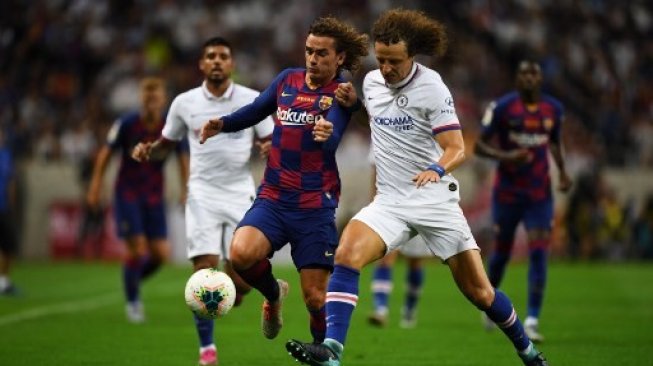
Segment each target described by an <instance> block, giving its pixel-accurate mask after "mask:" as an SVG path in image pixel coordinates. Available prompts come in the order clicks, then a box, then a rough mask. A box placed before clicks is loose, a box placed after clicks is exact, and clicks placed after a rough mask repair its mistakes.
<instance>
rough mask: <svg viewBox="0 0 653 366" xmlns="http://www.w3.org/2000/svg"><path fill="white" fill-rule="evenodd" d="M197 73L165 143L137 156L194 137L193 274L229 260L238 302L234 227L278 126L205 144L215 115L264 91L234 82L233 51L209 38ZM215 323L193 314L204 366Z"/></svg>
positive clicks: (189, 227)
mask: <svg viewBox="0 0 653 366" xmlns="http://www.w3.org/2000/svg"><path fill="white" fill-rule="evenodd" d="M202 50H203V51H202V56H201V59H200V61H199V68H200V70H201V71H202V72H203V73H204V83H202V86H200V87H198V88H195V89H191V90H189V91H187V92H185V93H182V94H180V95H178V96H177V97H176V98H175V100H174V101H173V102H172V105H171V106H170V111H169V112H168V118H167V120H166V124H165V126H164V128H163V131H162V132H161V138H160V139H159V140H157V141H156V142H154V143H140V144H138V145H137V146H136V147H135V148H134V151H133V154H132V156H133V157H134V159H136V160H138V161H148V160H150V159H161V158H163V157H164V156H165V155H166V154H167V153H168V152H169V151H170V150H171V148H172V147H173V146H174V145H175V143H176V142H178V141H180V140H181V139H183V138H184V136H185V135H188V142H189V144H190V177H189V179H188V197H187V200H186V239H187V243H188V257H189V258H190V259H191V261H192V262H193V270H194V271H198V270H200V269H202V268H211V267H218V264H219V262H220V259H222V260H224V264H225V265H224V268H225V272H227V273H228V274H229V276H230V277H231V278H232V279H233V280H234V282H235V284H236V289H237V292H238V295H237V301H239V300H240V297H242V295H243V294H244V293H246V292H248V291H249V286H248V285H247V284H246V283H245V282H244V281H243V280H242V279H240V277H239V276H238V275H237V274H236V272H235V271H233V269H232V268H231V265H230V264H229V245H230V243H231V238H232V236H233V232H234V230H235V229H236V225H237V224H238V222H239V221H240V220H241V219H242V218H243V216H244V214H245V212H246V211H247V210H248V209H249V207H250V206H251V203H252V201H253V200H254V197H255V187H254V179H253V178H252V174H251V170H250V167H249V159H250V153H251V150H252V142H253V140H254V133H256V136H257V137H258V139H259V142H261V143H262V147H261V151H262V152H263V153H265V152H266V151H268V149H269V137H270V135H271V134H272V129H273V128H274V125H273V122H272V119H271V118H269V117H267V118H266V119H264V120H263V121H261V122H260V123H258V124H257V125H255V126H254V127H253V128H248V129H246V130H243V131H240V132H237V133H228V134H221V135H219V136H216V137H215V138H214V139H211V140H210V141H208V142H206V143H205V144H204V145H202V146H200V143H199V132H200V129H201V128H202V125H203V124H204V123H205V122H206V120H207V119H209V118H210V117H212V116H216V115H225V114H229V113H231V112H233V111H235V110H237V109H239V108H240V107H242V106H244V105H247V104H249V103H251V102H252V101H253V100H254V99H255V98H256V97H257V96H258V94H259V92H257V91H255V90H252V89H249V88H247V87H244V86H242V85H238V84H236V83H234V82H233V81H232V80H231V74H232V72H233V70H234V66H235V64H234V61H233V58H232V48H231V45H230V44H229V42H228V41H227V40H225V39H223V38H220V37H215V38H211V39H209V40H208V41H206V42H205V43H204V46H203V47H202ZM213 324H214V322H213V320H207V319H200V318H198V317H197V316H196V317H195V325H196V328H197V332H198V335H199V339H200V360H199V364H200V365H216V364H217V349H216V346H215V343H214V341H213Z"/></svg>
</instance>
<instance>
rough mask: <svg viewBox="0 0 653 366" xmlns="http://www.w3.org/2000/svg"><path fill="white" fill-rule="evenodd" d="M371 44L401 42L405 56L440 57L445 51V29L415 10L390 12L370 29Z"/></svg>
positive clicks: (440, 24) (383, 15)
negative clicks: (405, 52)
mask: <svg viewBox="0 0 653 366" xmlns="http://www.w3.org/2000/svg"><path fill="white" fill-rule="evenodd" d="M372 38H374V42H381V43H384V44H386V45H390V44H395V43H399V42H401V41H404V42H405V43H406V49H407V51H408V56H411V57H412V56H415V55H417V54H421V55H428V56H442V55H443V54H444V52H445V51H446V50H447V32H446V29H445V26H444V25H443V24H442V23H440V22H438V21H437V20H434V19H432V18H429V17H428V16H427V15H426V14H424V12H421V11H418V10H406V9H401V8H399V9H392V10H388V11H386V12H384V13H383V14H381V16H380V17H379V19H377V20H376V22H374V25H373V26H372Z"/></svg>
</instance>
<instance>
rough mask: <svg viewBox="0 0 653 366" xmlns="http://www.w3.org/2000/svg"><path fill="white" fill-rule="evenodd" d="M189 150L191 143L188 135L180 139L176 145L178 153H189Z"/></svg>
mask: <svg viewBox="0 0 653 366" xmlns="http://www.w3.org/2000/svg"><path fill="white" fill-rule="evenodd" d="M189 151H190V145H189V143H188V138H186V137H184V138H183V139H181V141H179V143H177V144H176V145H175V152H176V153H177V154H182V153H184V154H188V153H189Z"/></svg>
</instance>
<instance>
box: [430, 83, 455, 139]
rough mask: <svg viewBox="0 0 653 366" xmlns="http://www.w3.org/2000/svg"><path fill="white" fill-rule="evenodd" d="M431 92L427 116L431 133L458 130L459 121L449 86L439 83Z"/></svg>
mask: <svg viewBox="0 0 653 366" xmlns="http://www.w3.org/2000/svg"><path fill="white" fill-rule="evenodd" d="M435 89H436V90H435V91H434V93H433V94H432V97H431V98H430V99H431V102H430V103H429V104H430V105H432V106H433V107H432V108H429V110H428V112H427V113H428V114H427V118H428V120H429V122H430V123H431V130H432V132H433V135H437V134H438V133H440V132H444V131H449V130H459V129H460V122H459V121H458V115H457V114H456V108H455V107H454V103H453V97H452V96H451V92H450V91H449V88H447V86H446V85H444V84H439V85H437V86H436V87H435Z"/></svg>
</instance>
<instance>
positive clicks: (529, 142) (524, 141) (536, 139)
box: [508, 132, 549, 147]
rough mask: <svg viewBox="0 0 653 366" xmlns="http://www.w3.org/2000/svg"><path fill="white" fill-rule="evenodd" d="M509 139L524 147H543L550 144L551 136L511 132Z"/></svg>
mask: <svg viewBox="0 0 653 366" xmlns="http://www.w3.org/2000/svg"><path fill="white" fill-rule="evenodd" d="M508 139H509V140H510V141H512V142H514V143H516V144H517V145H519V146H522V147H536V146H542V145H545V144H547V143H548V142H549V136H548V135H545V134H541V133H520V132H510V133H509V134H508Z"/></svg>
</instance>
